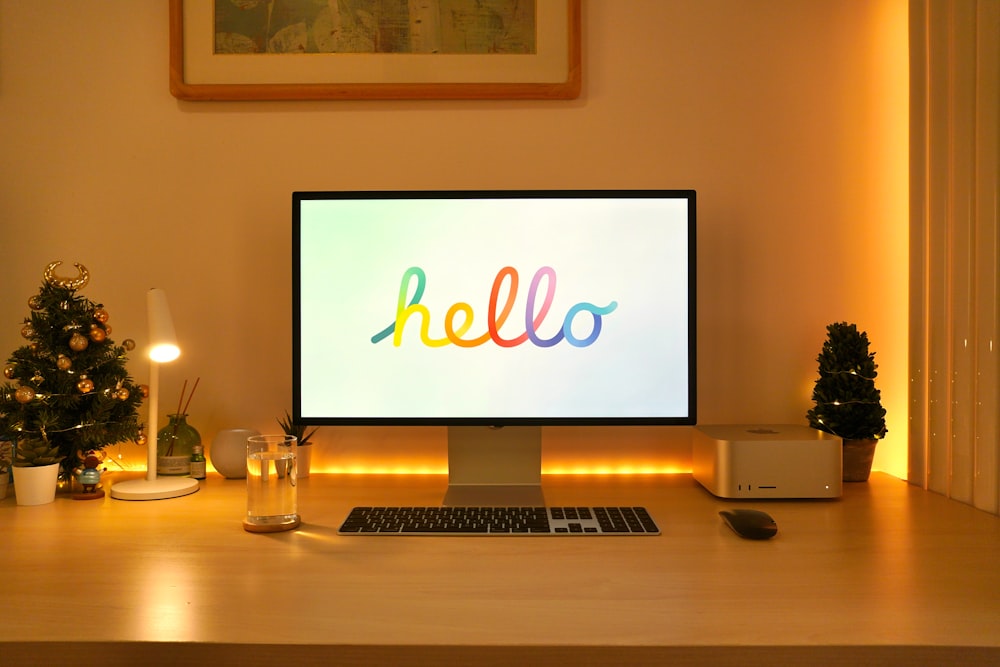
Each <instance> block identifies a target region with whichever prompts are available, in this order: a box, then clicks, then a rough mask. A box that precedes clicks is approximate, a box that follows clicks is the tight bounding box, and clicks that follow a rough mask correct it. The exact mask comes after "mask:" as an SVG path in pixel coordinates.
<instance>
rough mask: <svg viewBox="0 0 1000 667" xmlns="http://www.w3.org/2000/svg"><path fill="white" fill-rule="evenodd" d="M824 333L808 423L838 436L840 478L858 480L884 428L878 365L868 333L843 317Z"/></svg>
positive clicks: (868, 467) (867, 468)
mask: <svg viewBox="0 0 1000 667" xmlns="http://www.w3.org/2000/svg"><path fill="white" fill-rule="evenodd" d="M826 330H827V339H826V342H825V343H823V349H822V350H821V351H820V353H819V356H818V357H817V358H816V361H817V362H819V378H818V379H817V380H816V385H815V387H814V388H813V394H812V400H813V402H814V403H815V405H814V406H813V407H812V408H811V409H810V410H809V411H808V412H807V413H806V417H807V418H808V420H809V425H810V426H812V427H813V428H815V429H819V430H821V431H826V432H827V433H832V434H833V435H835V436H837V437H839V438H842V439H843V441H844V481H845V482H864V481H866V480H867V479H868V475H869V473H870V472H871V465H872V460H873V459H874V457H875V445H876V443H877V442H878V440H879V439H881V438H884V437H885V434H886V433H887V429H886V427H885V409H884V408H883V407H882V400H881V399H882V397H881V393H880V392H879V390H878V389H877V388H876V387H875V378H876V377H877V375H878V372H877V369H878V366H877V365H876V363H875V353H874V352H870V351H869V349H868V348H869V341H868V334H867V333H866V332H864V331H858V327H857V326H856V325H854V324H848V323H847V322H834V323H833V324H830V325H828V326H827V327H826Z"/></svg>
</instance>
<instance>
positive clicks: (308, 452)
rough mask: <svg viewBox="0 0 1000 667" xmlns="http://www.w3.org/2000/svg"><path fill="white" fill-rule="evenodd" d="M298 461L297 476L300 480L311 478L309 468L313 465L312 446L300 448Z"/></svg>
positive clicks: (296, 463)
mask: <svg viewBox="0 0 1000 667" xmlns="http://www.w3.org/2000/svg"><path fill="white" fill-rule="evenodd" d="M297 449H298V453H297V455H296V456H297V461H296V462H295V465H296V469H295V476H296V477H298V478H299V479H302V478H303V477H308V476H309V466H310V465H311V464H312V445H306V446H305V447H298V448H297Z"/></svg>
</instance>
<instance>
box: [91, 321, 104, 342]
mask: <svg viewBox="0 0 1000 667" xmlns="http://www.w3.org/2000/svg"><path fill="white" fill-rule="evenodd" d="M107 337H108V334H107V333H106V332H105V331H104V329H102V328H101V327H99V326H97V325H96V324H91V325H90V340H92V341H94V342H95V343H103V342H104V339H105V338H107Z"/></svg>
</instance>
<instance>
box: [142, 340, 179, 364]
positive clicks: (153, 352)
mask: <svg viewBox="0 0 1000 667" xmlns="http://www.w3.org/2000/svg"><path fill="white" fill-rule="evenodd" d="M179 356H181V348H179V347H177V346H176V345H171V344H169V343H164V344H161V345H154V346H153V347H151V348H149V358H150V359H151V360H152V361H155V362H156V363H158V364H165V363H167V362H169V361H173V360H174V359H176V358H177V357H179Z"/></svg>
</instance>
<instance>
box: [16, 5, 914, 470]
mask: <svg viewBox="0 0 1000 667" xmlns="http://www.w3.org/2000/svg"><path fill="white" fill-rule="evenodd" d="M583 24H584V39H583V45H584V88H583V94H582V96H581V97H580V98H579V99H578V100H574V101H566V102H515V101H511V102H503V101H500V102H488V101H487V102H476V101H464V102H444V101H441V102H438V101H422V102H417V101H412V102H283V103H277V102H274V103H206V102H202V103H185V102H178V101H177V100H175V99H174V98H173V97H171V96H170V93H169V92H168V88H167V3H166V2H165V0H163V1H160V2H154V1H151V0H146V1H144V2H136V1H135V0H104V1H102V2H99V3H95V2H65V1H59V0H30V1H28V0H0V175H2V179H0V248H2V251H3V267H4V271H3V274H2V282H0V353H2V355H3V356H4V357H5V356H6V355H7V354H9V352H10V351H12V350H13V349H14V348H16V347H18V346H19V345H21V344H22V342H23V339H21V338H20V336H19V330H20V323H21V320H22V318H23V317H25V315H26V314H27V312H28V308H27V299H28V297H29V296H31V295H32V294H34V293H35V292H36V290H37V289H38V286H39V284H40V281H41V277H42V276H41V273H42V269H43V268H44V266H45V265H46V263H48V262H50V261H53V260H62V261H64V262H66V263H67V264H71V263H72V262H82V263H84V264H85V265H86V266H87V267H88V268H89V269H90V271H91V274H92V278H91V282H90V285H89V286H88V287H87V288H86V290H85V294H86V295H87V296H89V297H90V298H91V299H93V300H95V301H99V302H102V303H104V304H105V306H106V307H107V309H108V310H109V312H110V313H111V320H110V322H109V323H110V324H112V325H113V327H114V331H113V333H112V337H113V338H114V339H115V340H116V341H120V340H121V339H124V338H134V339H135V340H136V341H137V342H138V343H139V344H140V345H142V344H143V343H144V340H145V335H146V334H145V321H144V320H145V315H144V295H145V291H146V289H147V288H149V287H152V286H158V287H162V288H164V289H165V290H166V291H167V293H168V295H169V298H170V302H171V307H172V310H173V314H174V319H175V324H176V327H177V330H178V334H179V336H180V337H181V339H182V342H183V344H184V345H185V353H184V356H183V357H182V358H181V360H179V361H178V362H177V363H175V364H174V365H172V366H170V367H166V368H165V369H164V371H163V373H162V378H163V380H162V389H163V402H164V403H165V404H166V406H171V405H172V404H175V402H176V400H177V398H176V397H177V396H178V395H179V393H180V387H181V383H182V382H183V381H184V380H185V379H187V380H189V381H191V382H193V381H194V379H195V378H197V377H200V378H201V383H200V386H199V389H198V393H197V395H196V396H195V398H194V401H193V403H192V406H191V410H190V411H191V421H192V422H193V423H194V424H195V425H196V426H197V427H198V428H199V429H200V430H201V431H202V434H203V436H204V437H205V439H206V440H209V441H210V439H211V436H212V434H214V433H215V432H216V431H217V430H218V429H220V428H224V427H229V426H249V427H255V428H259V429H261V430H271V429H272V427H273V426H274V421H273V420H274V417H275V416H277V415H280V414H281V413H282V411H283V410H284V409H286V408H287V407H289V405H290V392H291V388H290V384H291V371H290V350H289V346H290V323H289V310H290V294H289V271H290V234H289V226H290V225H289V211H290V193H291V192H292V191H293V190H296V189H338V188H344V189H351V188H356V189H376V188H559V187H572V188H589V187H595V188H617V187H624V188H631V187H636V188H655V187H675V188H696V189H697V190H698V192H699V234H700V237H699V244H700V247H699V262H700V266H699V275H698V278H699V281H700V282H699V290H700V293H699V301H698V306H699V309H700V312H699V327H700V331H699V339H698V342H699V346H700V349H699V355H698V356H699V365H700V366H699V381H700V386H699V392H698V393H699V401H700V406H699V407H700V421H701V422H702V423H723V422H743V421H750V422H794V423H804V416H803V415H804V413H805V410H806V409H807V408H808V407H809V392H810V390H811V385H812V381H813V379H814V377H815V373H816V365H815V357H816V354H817V353H818V351H819V348H820V346H821V344H822V342H823V338H824V333H825V331H824V329H825V326H826V324H827V323H829V322H832V321H838V320H849V321H853V322H857V323H858V324H859V326H861V327H862V328H863V329H866V330H867V331H868V332H869V335H870V336H871V338H872V340H873V343H874V350H875V351H876V352H877V355H878V356H877V361H878V362H879V364H880V376H879V386H880V388H881V389H882V391H883V398H884V403H885V405H886V407H887V409H888V410H889V428H890V434H889V436H888V438H887V439H886V440H885V441H884V442H883V443H882V445H880V451H879V456H878V458H877V459H876V467H881V468H883V469H887V470H889V471H890V472H893V473H895V474H898V475H901V476H903V475H905V471H906V466H905V451H906V386H907V381H906V359H907V354H906V353H907V349H906V348H907V335H906V298H907V296H906V285H907V259H906V257H907V209H906V201H907V193H906V163H907V153H906V131H907V127H906V123H907V83H906V79H907V64H906V46H907V45H906V2H905V0H871V1H868V2H860V1H853V0H808V1H803V0H768V1H767V2H748V1H743V0H628V1H627V2H622V1H621V0H585V2H584V21H583ZM129 369H130V371H131V373H132V374H133V375H134V376H135V377H136V378H137V379H139V380H140V381H145V380H146V378H147V377H148V369H147V368H146V367H145V364H144V363H142V362H141V361H140V359H139V357H138V354H137V355H135V357H134V358H133V360H132V361H131V363H130V365H129ZM166 406H165V407H164V410H163V411H164V412H166V410H167V407H166ZM320 433H321V435H320V436H319V439H318V443H319V445H320V447H319V449H318V450H317V451H316V453H315V454H314V457H315V459H316V460H317V462H318V463H319V464H320V465H321V466H323V467H327V468H349V469H352V468H355V467H358V466H361V467H367V468H369V469H373V468H374V469H393V468H396V467H400V466H411V467H417V468H425V469H440V467H441V466H442V465H443V463H442V457H443V440H442V435H443V431H441V430H439V429H430V430H427V431H414V430H407V431H404V432H400V431H396V430H392V429H343V430H341V429H332V428H328V429H324V430H323V431H321V432H320ZM401 435H402V436H404V437H400V436H401ZM576 447H578V448H579V450H578V452H577V453H574V451H573V449H574V448H576ZM111 451H112V452H113V453H115V454H116V455H121V456H122V457H123V459H124V460H125V462H126V463H128V464H132V463H137V464H139V465H141V464H142V461H143V460H144V459H143V456H144V454H143V452H142V450H140V448H138V447H137V446H135V445H132V444H126V445H122V446H120V447H114V448H112V449H111ZM579 452H582V454H581V453H579ZM546 462H547V465H548V466H549V467H550V468H560V469H575V468H581V467H582V468H589V469H594V468H596V467H599V466H603V467H604V468H606V469H611V470H622V469H626V468H629V467H634V468H636V469H657V470H664V469H685V468H686V467H687V466H689V464H690V450H689V430H688V429H680V428H677V429H637V430H628V429H604V430H598V431H590V430H567V431H558V432H556V431H553V432H551V433H548V434H547V436H546Z"/></svg>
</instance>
